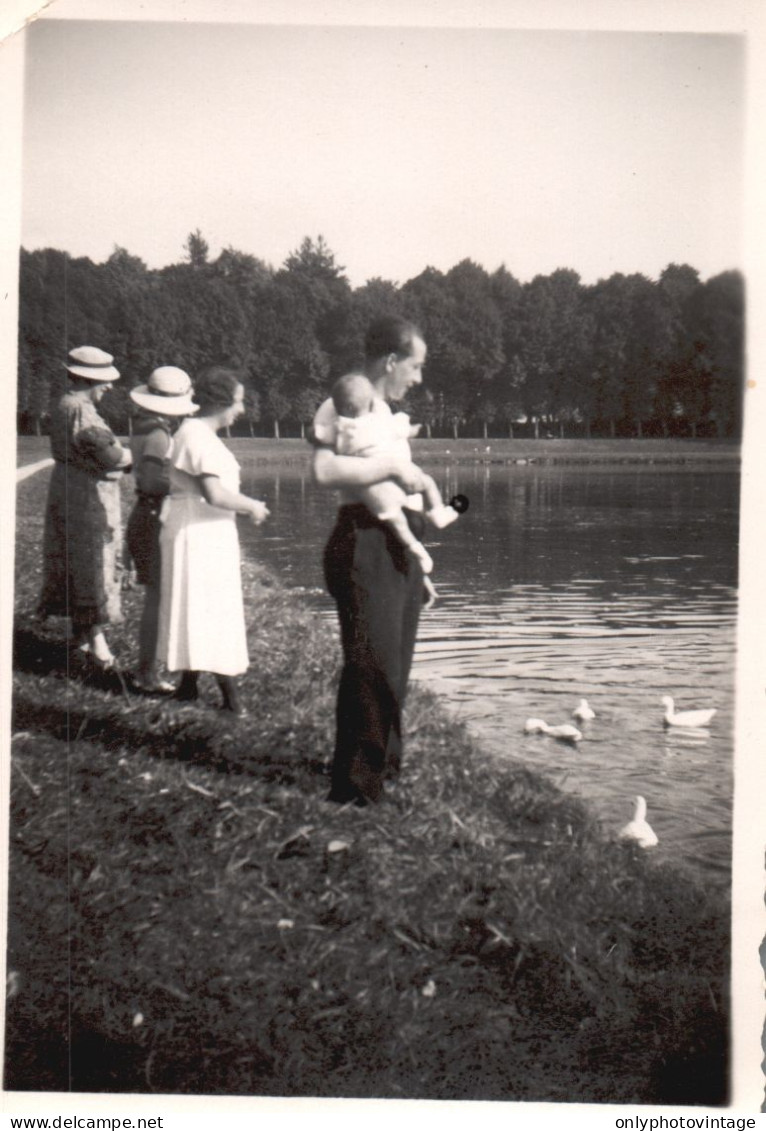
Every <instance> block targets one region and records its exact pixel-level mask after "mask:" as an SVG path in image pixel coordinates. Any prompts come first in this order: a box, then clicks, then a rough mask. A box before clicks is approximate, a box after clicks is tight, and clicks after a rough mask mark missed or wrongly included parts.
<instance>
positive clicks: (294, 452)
mask: <svg viewBox="0 0 766 1131" xmlns="http://www.w3.org/2000/svg"><path fill="white" fill-rule="evenodd" d="M229 444H230V445H231V448H232V450H233V451H234V452H235V453H236V455H237V457H238V458H239V459H241V460H243V461H247V462H248V463H264V464H308V462H309V460H310V458H311V448H310V447H309V445H308V444H307V443H306V442H305V441H304V440H294V439H287V440H270V439H255V440H253V439H249V438H245V437H234V438H233V439H232V440H230V441H229ZM412 447H413V456H414V459H415V460H416V461H418V462H421V463H423V464H428V463H433V462H435V461H439V462H440V463H516V462H517V461H524V462H525V463H542V464H548V463H551V464H580V463H582V464H602V463H603V464H634V463H635V464H657V465H660V466H662V465H665V464H668V465H682V464H692V465H696V464H712V465H716V466H723V467H737V466H738V465H739V461H740V448H739V445H738V444H735V443H732V442H730V441H717V440H531V439H520V440H505V439H500V440H498V439H492V440H476V439H473V440H464V439H459V440H449V439H447V440H426V439H418V440H415V441H414V442H413V445H412ZM48 455H50V444H49V441H48V439H47V437H45V436H42V437H38V436H20V437H19V438H18V454H17V462H18V464H25V463H33V462H34V461H35V460H38V459H44V458H45V457H46V456H48Z"/></svg>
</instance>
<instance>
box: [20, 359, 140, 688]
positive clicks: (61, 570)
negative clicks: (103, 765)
mask: <svg viewBox="0 0 766 1131" xmlns="http://www.w3.org/2000/svg"><path fill="white" fill-rule="evenodd" d="M112 361H113V358H112V355H111V354H108V353H105V352H104V350H101V349H97V348H96V346H80V347H78V348H77V349H73V350H71V351H70V353H69V360H68V363H67V364H66V370H67V372H68V374H69V388H68V390H67V392H66V393H65V394H64V396H63V397H62V398H61V400H60V401H59V403H58V405H57V406H56V409H55V410H54V412H53V414H52V417H51V454H52V456H53V458H54V460H55V464H54V467H53V472H52V474H51V483H50V490H49V494H48V506H47V509H46V514H45V531H44V536H43V556H44V568H43V590H42V595H41V597H40V603H39V606H38V613H39V615H40V616H42V617H47V616H68V617H71V620H72V629H73V635H74V640H75V644H76V645H77V647H78V648H79V649H80V650H81V652H82V653H83V654H85V655H86V656H87V658H88V659H89V660H91V661H92V662H93V663H94V664H96V665H97V666H99V667H101V668H111V667H113V666H114V656H113V655H112V652H111V649H110V647H109V644H108V643H107V640H106V636H105V634H104V626H105V625H107V624H116V623H119V622H120V621H121V620H122V610H121V608H120V573H121V566H122V563H121V548H122V525H121V516H120V483H119V480H120V479H121V478H122V474H123V472H124V471H125V470H126V469H127V468H128V467H129V466H130V461H131V457H130V452H129V451H127V449H125V448H123V446H122V445H121V444H120V442H119V440H117V439H116V437H115V436H114V434H113V433H112V431H111V429H110V428H109V426H108V425H107V423H106V421H105V420H104V419H103V418H102V417H101V416H100V415H99V412H98V408H97V405H98V404H99V402H100V401H101V398H102V397H103V395H104V393H105V392H106V391H107V390H108V389H109V388H110V387H111V385H112V383H113V382H114V381H116V380H117V379H118V378H119V376H120V374H119V372H118V370H117V369H115V367H114V365H113V364H112Z"/></svg>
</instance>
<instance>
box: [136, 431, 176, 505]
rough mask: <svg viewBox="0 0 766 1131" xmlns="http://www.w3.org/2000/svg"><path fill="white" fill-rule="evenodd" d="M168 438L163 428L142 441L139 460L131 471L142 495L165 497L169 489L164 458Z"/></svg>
mask: <svg viewBox="0 0 766 1131" xmlns="http://www.w3.org/2000/svg"><path fill="white" fill-rule="evenodd" d="M169 448H170V437H169V436H168V434H167V432H166V431H165V429H164V428H155V429H154V430H153V431H152V432H150V433H149V434H148V436H147V437H146V439H145V440H144V447H143V451H142V453H141V459H140V460H139V461H138V463H137V464H136V466H135V467H134V469H133V474H134V476H135V478H136V486H137V487H138V490H139V491H141V492H142V494H144V495H167V493H168V490H169V489H170V481H169V479H168V470H167V466H166V463H165V457H166V456H167V454H168V449H169Z"/></svg>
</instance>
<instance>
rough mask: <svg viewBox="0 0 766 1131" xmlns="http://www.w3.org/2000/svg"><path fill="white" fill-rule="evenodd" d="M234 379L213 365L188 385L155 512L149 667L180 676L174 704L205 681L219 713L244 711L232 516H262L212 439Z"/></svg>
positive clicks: (226, 419) (238, 395)
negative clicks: (157, 566) (153, 645)
mask: <svg viewBox="0 0 766 1131" xmlns="http://www.w3.org/2000/svg"><path fill="white" fill-rule="evenodd" d="M244 393H245V390H244V387H243V385H242V382H241V381H240V380H239V378H238V376H237V374H236V373H234V372H232V370H230V369H225V368H223V367H221V366H214V367H213V368H211V369H208V370H207V371H206V372H204V373H203V374H202V375H201V376H200V377H199V378H198V379H196V380H195V382H194V402H195V404H197V405H199V415H198V416H195V417H193V418H191V419H188V420H184V422H183V423H182V424H181V427H180V428H179V429H178V431H177V432H176V434H175V436H174V437H173V444H172V447H171V450H170V460H169V475H170V494H169V495H168V497H167V499H166V500H165V502H164V503H163V507H162V514H161V516H160V518H161V522H162V530H161V533H160V547H161V552H162V586H161V595H160V617H159V634H158V637H159V643H158V653H157V654H158V659H159V660H160V662H161V663H163V664H164V665H165V667H166V668H167V669H168V671H180V672H181V673H182V674H181V682H180V684H179V687H178V689H177V691H176V698H177V699H180V700H194V699H196V698H197V696H198V691H197V677H198V675H199V672H200V671H205V672H212V673H213V674H214V675H215V676H216V677H217V680H218V685H219V687H220V689H221V692H222V695H223V706H224V708H225V709H227V710H230V711H233V712H234V714H236V715H244V714H245V713H246V712H245V710H244V708H243V707H242V705H241V703H240V700H239V692H238V689H237V685H236V683H235V678H234V677H235V676H237V675H240V674H242V673H243V672H245V671H246V670H247V666H248V653H247V639H246V634H245V613H244V605H243V600H242V578H241V574H240V551H239V538H238V535H237V524H236V516H237V515H238V514H242V515H247V517H248V518H249V519H250V521H251V522H252V523H253V524H254V525H255V526H259V525H260V524H261V523H262V522H263V521H264V519H265V518H266V517H267V516H268V513H269V511H268V508H267V507H266V504H265V503H262V502H260V501H259V500H258V499H252V498H250V497H249V496H248V495H243V494H242V493H241V491H240V489H239V464H238V463H237V461H236V459H235V457H234V455H233V454H232V453H231V452H230V451H229V449H228V448H227V447H226V445H225V444H224V442H223V441H222V440H221V439H219V437H218V435H217V433H218V432H219V431H220V430H221V429H222V428H226V427H228V426H229V425H230V424H233V423H234V421H235V420H236V419H237V417H238V416H241V415H242V413H243V411H244V405H243V401H244Z"/></svg>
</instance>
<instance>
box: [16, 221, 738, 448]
mask: <svg viewBox="0 0 766 1131" xmlns="http://www.w3.org/2000/svg"><path fill="white" fill-rule="evenodd" d="M184 252H185V254H184V256H183V259H182V260H181V262H178V263H174V264H172V265H170V266H167V267H164V268H162V269H160V270H150V269H148V268H147V266H146V264H145V263H143V261H142V260H141V259H139V258H138V257H137V256H134V255H132V254H131V253H130V252H129V251H128V250H127V249H126V248H123V247H117V246H116V247H115V248H114V249H113V251H112V253H111V255H110V256H109V257H108V259H107V260H106V262H105V263H102V264H95V263H93V262H91V260H89V259H86V258H73V257H72V256H70V255H68V254H67V253H65V252H60V251H57V250H55V249H52V248H47V249H42V250H39V251H35V252H27V251H24V250H22V252H21V259H20V288H19V298H20V312H19V354H18V398H17V403H18V421H19V427H21V428H23V429H26V430H29V431H41V430H42V429H43V428H44V427H45V422H46V419H47V413H48V411H49V408H50V403H51V400H52V399H53V398H55V397H57V396H59V395H60V393H61V392H62V391H63V389H64V387H65V384H66V379H65V370H64V365H63V362H64V359H65V357H66V353H67V351H68V350H69V349H71V348H72V347H73V346H77V345H83V344H92V345H99V346H101V347H103V348H105V349H108V350H109V351H110V352H111V353H112V354H113V355H114V357H115V361H116V364H117V366H118V368H119V369H120V371H121V373H122V375H123V380H122V381H121V382H120V383H119V385H117V386H116V387H115V389H114V390H113V394H112V395H110V397H109V398H107V400H105V402H104V411H105V412H106V413H107V415H108V416H109V418H110V420H111V421H112V422H113V423H114V425H115V427H118V428H120V429H121V430H122V429H124V430H129V428H130V411H131V407H132V402H131V401H130V398H129V393H130V389H131V388H132V387H133V386H134V385H135V384H136V383H138V382H140V381H141V382H142V381H145V380H146V378H147V376H148V374H149V372H150V371H151V369H153V368H155V367H156V366H158V365H168V364H170V365H178V366H181V367H182V368H184V369H186V370H187V371H188V372H189V373H190V374H191V376H192V378H194V376H195V375H196V374H197V373H198V372H199V371H200V370H201V369H202V368H204V367H206V366H208V365H211V364H226V365H229V366H231V367H233V368H235V369H236V370H237V371H238V372H239V373H241V375H242V380H243V383H244V385H245V389H246V397H247V405H248V413H247V416H246V422H247V426H248V427H249V430H250V432H251V434H254V433H255V431H256V425H262V424H265V425H266V426H267V427H270V429H271V430H272V431H273V432H274V433H275V434H276V435H281V434H283V432H284V428H285V427H286V426H288V425H289V427H293V426H295V427H296V428H299V429H300V431H301V434H302V433H303V431H304V430H305V425H306V424H307V423H308V421H309V420H310V418H311V416H312V414H313V412H314V411H315V408H316V406H317V404H318V403H319V402H320V401H321V400H322V399H323V397H324V396H326V395H327V389H328V386H329V384H330V382H331V380H332V379H333V378H334V377H336V376H337V375H339V374H340V373H342V372H344V371H347V370H348V369H350V368H351V367H352V366H355V365H358V364H359V363H360V361H361V360H362V344H363V338H364V331H365V328H366V326H367V324H368V323H369V322H370V320H371V319H372V318H374V317H376V316H377V315H379V314H383V313H389V312H391V313H401V314H403V315H404V316H405V317H408V318H410V319H412V320H413V321H414V322H416V323H417V324H418V325H419V326H420V327H421V329H422V331H423V333H424V336H425V338H426V341H427V342H428V358H427V363H426V369H425V386H424V387H423V388H420V389H414V390H412V391H411V392H410V394H409V396H408V398H407V404H406V408H407V410H408V411H409V412H410V413H411V415H412V416H413V419H414V420H416V421H418V422H420V423H422V424H423V425H424V427H425V431H426V434H427V435H432V434H433V433H434V431H436V430H440V431H441V433H442V434H448V435H452V436H455V437H457V436H458V435H459V434H460V432H461V431H462V430H468V432H469V434H473V435H484V436H488V435H489V434H490V431H491V430H493V429H495V428H498V427H502V428H503V430H504V431H507V433H508V434H509V435H511V436H512V435H513V430H514V423H515V422H517V421H521V420H523V419H524V418H526V420H527V421H529V422H531V425H532V426H533V428H534V431H535V435H539V433H540V428H541V425H542V428H543V430H544V432H545V433H546V434H547V433H549V432H552V431H556V430H557V431H558V432H559V434H562V435H563V434H564V430H565V428H568V427H574V426H577V427H582V428H583V429H584V431H585V433H586V435H590V434H591V431H592V429H593V430H596V429H599V428H600V429H606V430H608V431H609V432H610V433H611V434H613V435H616V434H617V432H618V430H619V431H620V433H621V434H623V435H625V434H633V435H637V436H641V435H642V434H643V431H644V430H645V429H646V428H650V429H655V430H656V429H659V428H661V429H662V430H663V432H664V433H665V434H669V433H670V432H671V431H674V432H676V433H679V434H686V435H689V434H690V435H692V436H694V435H695V434H697V433H698V432H699V431H700V430H702V429H707V431H708V433H709V432H711V431H712V430H715V431H716V432H717V433H718V435H721V436H730V437H736V436H737V435H738V434H739V429H740V426H741V406H742V392H743V374H744V283H743V279H742V276H741V275H740V274H739V273H738V272H734V271H730V272H723V273H722V274H720V275H717V276H715V277H714V278H712V279H709V280H708V281H707V282H706V283H702V282H701V281H700V278H699V274H698V272H697V271H696V270H695V269H694V268H692V267H690V266H688V265H685V264H682V265H679V264H670V265H669V266H668V267H667V268H666V269H665V270H664V271H663V272H662V274H661V275H660V278H659V279H658V280H657V282H652V281H651V280H649V279H647V278H646V277H644V276H642V275H638V274H634V275H622V274H614V275H612V276H610V277H609V278H608V279H602V280H600V281H599V282H598V283H597V284H595V286H588V287H585V286H583V285H582V283H581V281H580V279H579V277H578V275H577V274H576V273H575V272H574V271H571V270H568V269H559V270H557V271H554V272H552V273H551V274H550V275H547V276H543V275H538V276H536V277H535V278H534V279H532V280H531V282H529V283H525V284H523V285H522V284H521V283H519V282H518V281H517V280H516V279H515V278H514V277H513V275H511V274H510V272H509V271H508V270H507V269H506V268H505V267H501V268H498V270H496V271H494V272H493V273H492V274H488V273H487V272H486V271H485V270H484V268H482V267H481V266H479V265H478V264H476V263H474V262H472V261H471V260H469V259H465V260H463V261H461V262H460V263H458V264H456V265H455V266H454V267H453V268H451V269H450V270H449V271H447V272H446V273H443V272H441V271H438V270H436V269H434V268H432V267H427V268H425V270H423V271H422V272H421V273H420V274H418V275H417V276H415V277H414V278H412V279H410V280H408V281H407V282H405V283H404V284H403V285H402V286H398V285H396V284H395V283H392V282H389V281H388V280H385V279H380V278H375V279H370V280H369V281H368V282H367V283H365V284H364V285H363V286H361V287H358V288H356V289H352V288H351V286H350V285H349V282H348V280H347V278H346V276H345V274H344V268H343V267H341V266H340V265H339V264H338V262H337V261H336V258H335V255H334V254H333V252H332V251H331V250H330V249H329V247H328V246H327V244H326V243H325V241H324V239H323V238H322V236H319V237H317V239H316V240H314V239H312V238H310V237H306V238H305V239H304V240H303V241H302V243H301V244H300V245H299V247H298V248H297V249H296V250H295V251H294V252H292V253H291V254H290V255H288V256H287V258H286V260H285V262H284V264H283V265H282V266H281V267H280V268H279V269H278V270H274V269H272V268H271V267H270V266H268V265H267V264H266V263H264V262H263V261H262V260H260V259H258V258H256V257H255V256H253V255H249V254H245V253H243V252H240V251H238V250H236V249H235V248H232V247H226V248H224V250H223V251H222V252H221V253H220V255H219V256H218V258H217V259H215V260H212V261H211V260H210V256H209V248H208V245H207V242H206V240H205V239H204V238H203V236H202V235H201V233H200V231H199V230H198V229H197V230H196V231H194V232H192V233H190V235H189V236H188V238H187V240H186V244H185V248H184Z"/></svg>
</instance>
